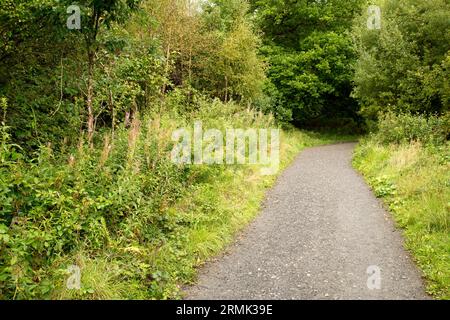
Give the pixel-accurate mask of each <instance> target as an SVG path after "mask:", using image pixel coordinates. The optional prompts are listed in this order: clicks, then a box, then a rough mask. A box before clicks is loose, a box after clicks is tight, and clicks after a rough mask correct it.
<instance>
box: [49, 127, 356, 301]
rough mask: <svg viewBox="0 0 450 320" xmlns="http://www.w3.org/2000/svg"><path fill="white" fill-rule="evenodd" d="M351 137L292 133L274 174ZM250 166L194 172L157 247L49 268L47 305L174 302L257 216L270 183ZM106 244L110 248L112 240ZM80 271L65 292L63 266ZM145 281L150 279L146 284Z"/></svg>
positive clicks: (83, 255) (113, 249) (109, 252)
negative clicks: (307, 152) (308, 151)
mask: <svg viewBox="0 0 450 320" xmlns="http://www.w3.org/2000/svg"><path fill="white" fill-rule="evenodd" d="M349 140H350V141H353V140H355V138H354V137H345V136H338V135H328V136H327V135H322V134H317V133H312V132H302V131H298V130H287V131H283V133H282V135H281V154H280V155H281V166H280V171H279V173H281V172H282V170H283V169H284V168H285V167H286V166H288V165H289V164H290V163H291V162H292V161H293V159H294V158H295V157H296V155H297V154H298V153H299V152H300V151H301V150H302V149H304V148H306V147H309V146H316V145H323V144H329V143H335V142H340V141H349ZM259 169H260V168H259V167H257V166H230V167H225V168H224V167H215V166H200V167H198V168H197V170H198V172H197V174H198V175H199V176H201V177H202V178H201V179H200V180H201V181H202V182H201V183H197V184H194V185H192V186H190V187H189V189H188V190H186V192H185V196H184V197H182V198H181V200H179V201H177V202H176V204H175V205H171V206H169V207H167V208H166V209H164V211H165V219H168V220H170V221H175V222H176V226H174V227H173V229H172V230H169V231H167V234H168V237H167V239H166V240H165V241H164V242H155V243H153V244H152V243H151V242H144V243H138V244H133V245H132V246H130V247H125V248H123V246H121V245H119V244H115V243H112V244H110V246H109V247H108V248H105V250H104V252H103V253H98V252H96V254H95V256H90V255H89V253H87V252H85V251H80V252H79V253H78V254H77V255H76V256H75V258H74V257H70V259H69V258H62V259H60V260H57V261H55V263H54V267H53V269H54V270H55V272H54V274H53V277H52V278H51V280H50V281H51V282H52V283H54V284H56V288H55V289H53V290H52V291H51V292H50V295H49V298H51V299H180V298H182V288H183V286H185V285H188V284H191V283H194V282H195V279H196V274H197V270H198V267H200V266H201V265H202V264H204V263H205V262H206V261H207V260H208V259H210V258H211V257H214V256H216V255H218V254H220V253H221V252H222V251H223V249H224V248H225V247H226V246H227V245H229V244H230V243H231V242H232V241H233V239H234V237H235V235H236V234H237V233H238V232H239V231H240V230H242V229H243V228H244V227H245V226H246V225H247V224H248V223H249V222H251V221H252V220H253V219H254V218H255V216H256V215H257V214H258V212H259V210H260V205H261V203H262V200H263V198H264V195H265V192H266V190H267V189H268V188H270V187H271V186H273V184H274V182H275V181H276V176H262V175H261V174H260V170H259ZM112 241H114V240H112ZM73 263H75V264H76V265H79V266H80V268H81V270H82V277H81V283H82V290H80V291H77V290H68V289H66V286H65V284H66V282H65V281H66V279H67V277H68V275H67V272H65V270H66V268H67V265H70V264H73ZM149 274H150V276H148V275H149Z"/></svg>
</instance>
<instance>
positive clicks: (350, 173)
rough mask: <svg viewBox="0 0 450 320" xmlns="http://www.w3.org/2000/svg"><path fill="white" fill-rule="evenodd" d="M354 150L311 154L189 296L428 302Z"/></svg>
mask: <svg viewBox="0 0 450 320" xmlns="http://www.w3.org/2000/svg"><path fill="white" fill-rule="evenodd" d="M354 146H355V144H353V143H345V144H337V145H330V146H323V147H316V148H310V149H307V150H305V151H303V152H302V153H301V154H300V155H299V156H298V158H297V159H296V160H295V162H294V163H293V164H292V165H291V166H290V167H289V168H288V169H287V170H286V171H285V172H284V173H283V174H282V175H281V176H280V178H279V179H278V182H277V184H276V185H275V187H274V188H273V189H272V190H270V191H269V192H268V195H267V199H266V201H265V204H264V206H263V210H262V212H261V214H260V215H259V216H258V218H256V219H255V221H254V222H253V223H252V224H251V225H250V226H249V227H248V228H246V231H244V232H243V233H242V234H241V235H240V236H239V238H238V239H237V240H236V242H235V243H234V244H233V245H232V246H230V247H229V249H228V251H227V252H226V253H225V254H224V255H223V256H221V257H219V258H218V259H216V260H215V261H212V262H210V263H208V264H207V265H206V266H204V267H203V268H201V270H200V275H199V280H198V284H197V285H195V286H192V287H190V288H188V289H187V290H186V292H185V294H186V298H187V299H428V296H427V295H426V294H425V291H424V286H423V283H422V279H421V277H420V273H419V272H418V270H417V268H416V266H415V265H414V264H413V262H412V261H411V258H410V256H409V255H408V253H407V252H406V251H405V249H404V248H403V240H402V237H401V234H400V232H399V231H397V230H396V229H395V226H394V223H393V222H392V219H391V218H390V215H389V213H387V212H386V211H385V210H384V209H383V207H382V205H381V203H380V201H378V200H377V199H376V198H375V196H374V195H373V194H372V192H371V191H370V189H369V187H368V186H367V185H366V184H365V182H364V180H363V179H362V177H361V176H360V175H359V174H358V173H356V172H355V171H354V170H353V168H352V166H351V158H352V151H353V148H354ZM370 266H376V267H372V269H371V271H372V272H377V270H378V271H380V277H379V278H378V277H377V274H373V275H372V276H370V275H369V274H368V273H367V271H368V268H369V267H370ZM377 268H378V269H377ZM369 278H370V279H369ZM378 279H381V281H379V282H378ZM368 280H369V281H368ZM368 282H369V285H370V287H371V288H372V289H369V287H368ZM377 287H379V289H377Z"/></svg>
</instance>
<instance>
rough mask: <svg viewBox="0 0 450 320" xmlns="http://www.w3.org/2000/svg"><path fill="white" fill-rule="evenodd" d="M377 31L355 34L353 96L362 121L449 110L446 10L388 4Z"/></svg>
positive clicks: (440, 2)
mask: <svg viewBox="0 0 450 320" xmlns="http://www.w3.org/2000/svg"><path fill="white" fill-rule="evenodd" d="M380 6H381V11H382V28H381V30H368V29H367V28H366V27H365V22H366V19H367V13H366V12H365V11H364V12H363V13H362V14H361V16H360V17H359V18H358V19H357V23H356V24H355V26H354V28H353V38H354V43H355V47H356V48H357V52H358V60H357V63H356V74H355V89H354V92H353V95H354V97H355V98H357V99H358V101H359V102H360V103H361V106H362V113H363V115H364V116H366V117H368V118H370V119H375V118H376V117H377V115H378V113H379V112H384V111H394V112H397V113H402V112H413V113H428V114H430V113H443V112H445V111H448V110H449V109H450V100H449V94H448V83H449V75H450V69H449V60H450V45H449V43H450V32H449V30H450V4H449V2H448V1H444V0H430V1H420V0H407V1H394V0H386V1H383V2H381V3H380Z"/></svg>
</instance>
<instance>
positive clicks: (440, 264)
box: [354, 138, 450, 300]
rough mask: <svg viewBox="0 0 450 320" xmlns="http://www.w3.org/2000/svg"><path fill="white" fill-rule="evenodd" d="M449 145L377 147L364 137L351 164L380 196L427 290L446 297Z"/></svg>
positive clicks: (449, 279)
mask: <svg viewBox="0 0 450 320" xmlns="http://www.w3.org/2000/svg"><path fill="white" fill-rule="evenodd" d="M449 150H450V148H449V144H448V143H447V144H446V145H442V146H439V147H436V146H424V145H422V144H421V143H419V142H411V143H408V142H404V143H402V144H388V145H383V144H379V143H377V141H376V139H374V138H367V139H364V140H363V141H362V142H361V144H360V145H359V146H358V148H357V149H356V151H355V157H354V166H355V168H356V169H358V170H359V171H360V172H361V173H362V174H363V175H364V176H365V178H366V180H367V181H368V183H369V184H370V186H371V187H372V188H373V190H374V192H375V194H376V195H377V197H380V198H382V199H383V200H384V202H385V203H386V205H387V206H388V207H389V209H390V211H391V212H392V214H393V216H394V218H395V221H396V222H397V224H398V226H400V227H401V228H402V229H403V230H404V237H405V240H406V247H407V249H409V250H410V251H411V252H412V254H413V256H414V259H415V260H416V262H417V264H418V266H419V268H420V269H421V270H422V272H423V274H424V276H425V278H426V280H427V291H428V293H430V294H431V295H433V296H434V297H435V298H437V299H446V300H448V299H450V170H449V169H450V153H449Z"/></svg>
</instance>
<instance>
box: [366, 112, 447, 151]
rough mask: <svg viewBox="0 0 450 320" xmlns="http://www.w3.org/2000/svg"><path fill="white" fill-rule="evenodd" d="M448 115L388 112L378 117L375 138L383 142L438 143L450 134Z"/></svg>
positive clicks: (442, 141)
mask: <svg viewBox="0 0 450 320" xmlns="http://www.w3.org/2000/svg"><path fill="white" fill-rule="evenodd" d="M449 120H450V118H449V117H448V116H445V117H438V116H423V115H411V114H408V113H405V114H394V113H392V112H388V113H385V114H383V115H382V116H381V117H380V120H379V123H378V131H377V133H376V134H375V137H376V139H377V140H378V141H379V142H381V143H385V144H389V143H397V144H400V143H403V142H412V141H420V142H422V143H424V144H433V145H439V144H442V143H444V142H445V141H446V140H447V138H448V136H449V134H450V121H449Z"/></svg>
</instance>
